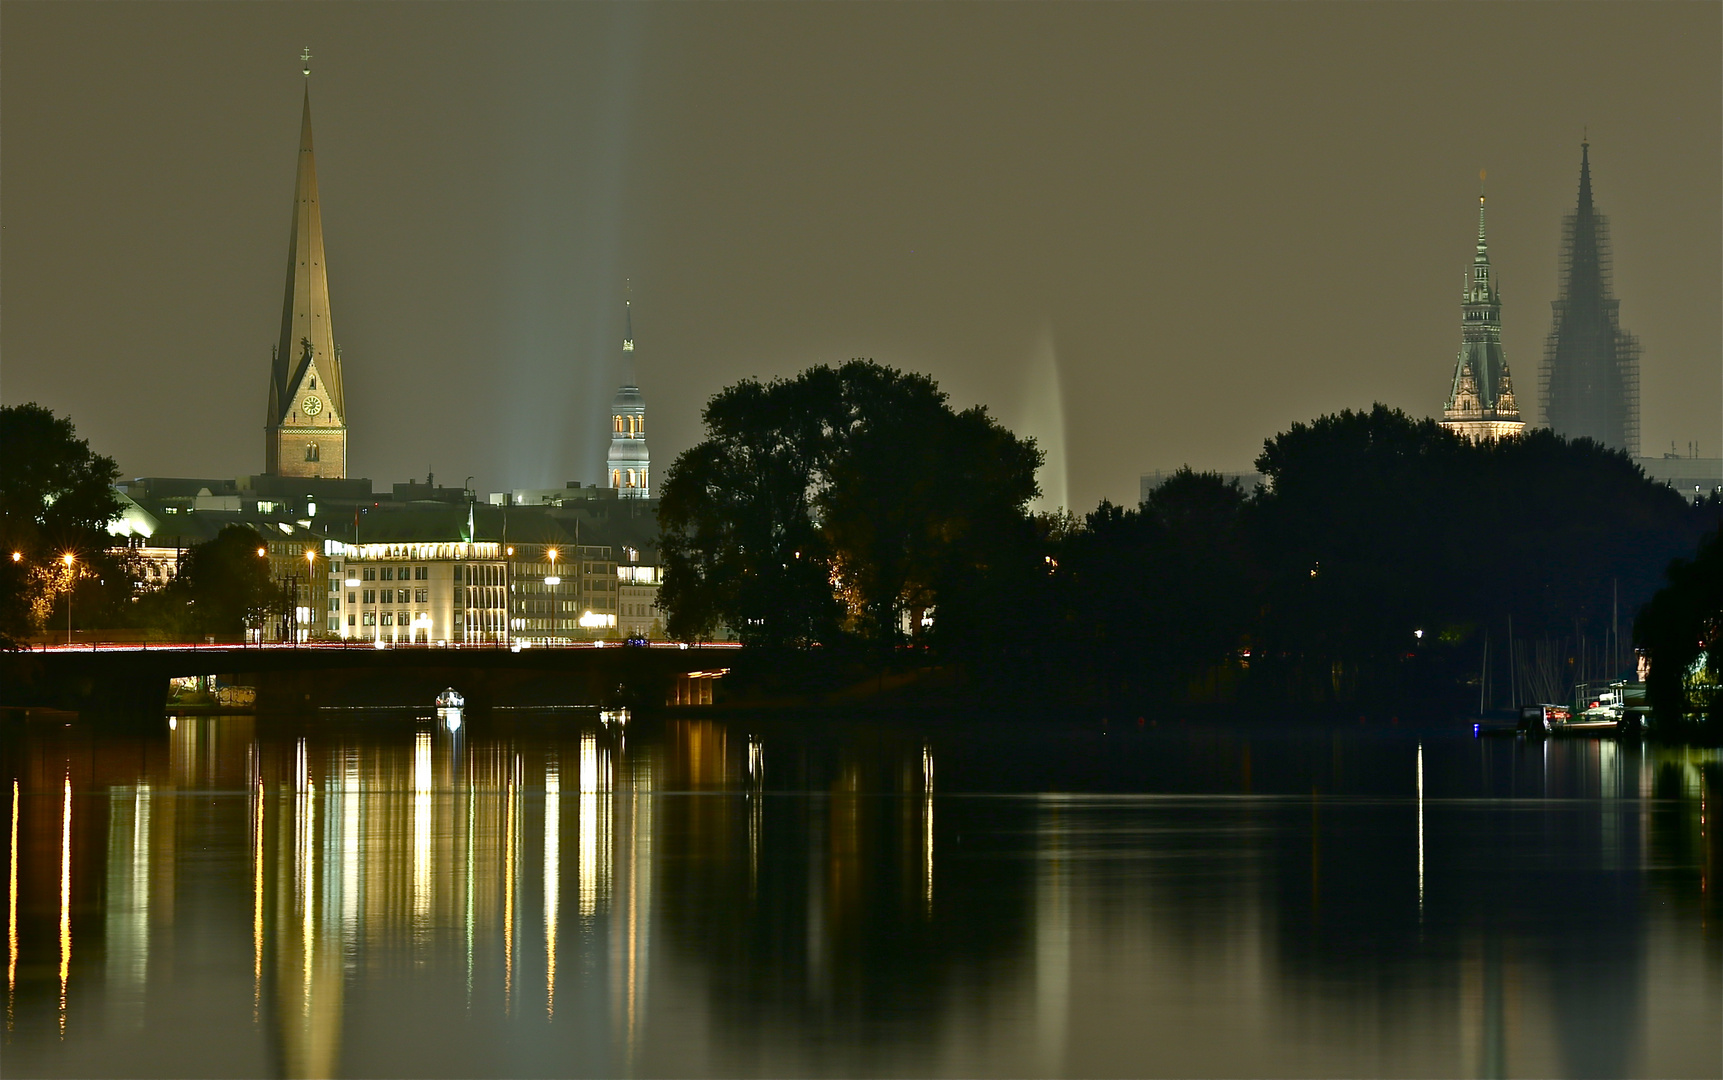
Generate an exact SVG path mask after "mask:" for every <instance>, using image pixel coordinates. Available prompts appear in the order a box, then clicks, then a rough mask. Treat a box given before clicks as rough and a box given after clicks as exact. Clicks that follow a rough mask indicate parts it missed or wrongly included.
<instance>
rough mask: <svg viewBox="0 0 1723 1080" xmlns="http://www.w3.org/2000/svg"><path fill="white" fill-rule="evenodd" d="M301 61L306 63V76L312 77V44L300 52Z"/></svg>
mask: <svg viewBox="0 0 1723 1080" xmlns="http://www.w3.org/2000/svg"><path fill="white" fill-rule="evenodd" d="M299 62H300V63H302V64H304V65H305V77H306V78H307V79H309V78H310V77H311V46H309V45H307V46H305V48H304V49H303V50H302V51H301V52H300V53H299Z"/></svg>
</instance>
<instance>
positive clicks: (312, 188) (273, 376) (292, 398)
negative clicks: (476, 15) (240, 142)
mask: <svg viewBox="0 0 1723 1080" xmlns="http://www.w3.org/2000/svg"><path fill="white" fill-rule="evenodd" d="M301 59H302V60H304V62H305V76H306V86H305V111H304V116H303V119H302V120H301V121H300V127H299V175H298V179H297V180H296V181H295V183H294V189H293V233H292V236H291V237H290V238H289V239H288V242H287V297H286V300H285V301H284V302H283V304H282V309H281V339H280V341H278V342H277V343H276V346H275V350H274V352H275V355H274V358H273V361H272V363H271V365H270V373H269V415H268V416H267V417H266V418H265V422H264V438H263V457H264V465H263V471H264V472H265V473H268V474H269V475H271V476H323V477H335V478H345V477H346V475H347V399H346V397H345V395H344V394H343V393H342V385H341V353H340V350H339V349H338V348H337V347H336V345H335V331H334V328H333V327H332V326H331V325H330V321H329V277H328V273H327V268H326V267H325V264H324V261H323V216H322V213H321V211H320V210H319V208H318V205H317V162H316V159H315V157H314V156H313V155H312V152H311V84H310V77H311V51H310V50H309V49H307V50H306V51H305V52H304V53H303V54H301Z"/></svg>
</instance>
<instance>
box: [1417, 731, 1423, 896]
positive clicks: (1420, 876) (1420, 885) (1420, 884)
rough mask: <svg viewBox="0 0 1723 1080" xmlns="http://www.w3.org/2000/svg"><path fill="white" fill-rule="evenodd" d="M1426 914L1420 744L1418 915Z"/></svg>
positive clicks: (1419, 752)
mask: <svg viewBox="0 0 1723 1080" xmlns="http://www.w3.org/2000/svg"><path fill="white" fill-rule="evenodd" d="M1423 912H1424V744H1423V743H1419V744H1418V913H1419V914H1420V915H1421V914H1423Z"/></svg>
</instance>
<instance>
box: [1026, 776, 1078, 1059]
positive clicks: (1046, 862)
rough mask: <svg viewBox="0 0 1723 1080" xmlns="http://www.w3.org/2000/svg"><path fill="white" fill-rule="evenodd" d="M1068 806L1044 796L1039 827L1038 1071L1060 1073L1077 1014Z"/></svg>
mask: <svg viewBox="0 0 1723 1080" xmlns="http://www.w3.org/2000/svg"><path fill="white" fill-rule="evenodd" d="M1065 813H1066V809H1065V807H1063V806H1061V805H1059V804H1058V802H1057V801H1056V800H1054V799H1048V798H1047V797H1043V805H1042V807H1041V815H1040V816H1041V820H1040V822H1039V823H1038V824H1037V825H1036V829H1035V832H1036V845H1035V846H1036V848H1037V854H1038V855H1039V858H1038V859H1037V860H1036V872H1035V878H1036V880H1035V1036H1036V1037H1035V1043H1036V1047H1035V1048H1036V1051H1037V1058H1038V1059H1039V1060H1038V1061H1037V1062H1036V1063H1035V1065H1034V1066H1033V1071H1034V1072H1036V1073H1038V1074H1040V1075H1042V1076H1058V1075H1061V1074H1063V1073H1064V1072H1065V1071H1066V1069H1065V1057H1066V1039H1067V1035H1068V1033H1069V1026H1070V1014H1071V915H1072V912H1071V870H1072V867H1071V865H1070V860H1069V858H1068V857H1067V856H1066V851H1065V849H1066V844H1067V834H1068V832H1069V830H1070V826H1069V824H1068V823H1067V822H1066V821H1065Z"/></svg>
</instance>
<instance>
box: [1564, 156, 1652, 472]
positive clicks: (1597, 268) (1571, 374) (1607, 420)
mask: <svg viewBox="0 0 1723 1080" xmlns="http://www.w3.org/2000/svg"><path fill="white" fill-rule="evenodd" d="M1579 146H1580V164H1579V199H1578V201H1577V202H1576V204H1575V206H1574V211H1573V213H1571V214H1568V215H1566V216H1564V218H1563V219H1562V246H1561V261H1560V264H1559V265H1560V279H1559V285H1558V295H1557V299H1556V300H1555V302H1554V304H1553V305H1552V307H1553V312H1552V313H1553V315H1554V320H1553V325H1552V326H1551V328H1550V334H1549V337H1548V339H1546V341H1545V345H1544V365H1543V386H1544V394H1543V409H1544V415H1545V417H1546V418H1547V419H1548V421H1549V425H1550V427H1551V428H1553V429H1554V430H1555V432H1556V433H1557V434H1558V435H1565V436H1567V437H1568V438H1570V439H1571V438H1579V437H1582V436H1583V437H1586V438H1590V439H1592V440H1594V441H1596V442H1598V443H1601V444H1603V445H1604V446H1609V447H1613V448H1615V449H1618V450H1625V451H1627V452H1628V453H1629V454H1637V453H1639V343H1638V341H1636V340H1635V339H1634V337H1633V335H1632V334H1629V333H1627V332H1626V331H1625V330H1623V329H1622V328H1621V322H1620V311H1619V307H1618V303H1617V301H1616V299H1615V297H1614V294H1613V290H1612V288H1611V282H1610V256H1609V223H1608V222H1607V220H1606V219H1605V218H1604V215H1603V214H1602V213H1600V212H1599V211H1598V209H1597V207H1596V206H1595V205H1594V204H1593V202H1592V190H1591V140H1590V139H1589V138H1586V139H1584V141H1582V142H1581V143H1580V144H1579Z"/></svg>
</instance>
